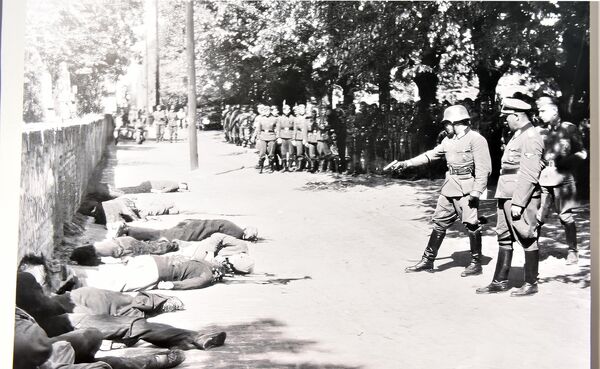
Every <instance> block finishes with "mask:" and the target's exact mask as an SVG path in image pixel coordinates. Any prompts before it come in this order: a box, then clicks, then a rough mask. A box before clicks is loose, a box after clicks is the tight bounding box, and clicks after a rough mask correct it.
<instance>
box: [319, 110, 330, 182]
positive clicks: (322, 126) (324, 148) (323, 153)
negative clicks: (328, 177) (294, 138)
mask: <svg viewBox="0 0 600 369" xmlns="http://www.w3.org/2000/svg"><path fill="white" fill-rule="evenodd" d="M317 126H318V133H317V155H318V160H319V161H321V162H323V169H322V170H323V171H324V172H325V171H327V166H328V164H329V162H330V161H331V155H332V154H331V149H330V140H331V137H330V135H329V131H330V129H331V127H330V125H329V117H328V116H327V115H325V114H323V113H322V114H320V115H318V116H317Z"/></svg>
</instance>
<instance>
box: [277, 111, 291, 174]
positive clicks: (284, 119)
mask: <svg viewBox="0 0 600 369" xmlns="http://www.w3.org/2000/svg"><path fill="white" fill-rule="evenodd" d="M275 136H276V137H277V138H278V139H281V160H282V161H283V170H284V171H287V170H288V168H289V167H291V166H292V154H293V153H294V146H293V144H292V139H293V138H294V117H293V116H292V115H285V114H284V115H280V116H278V117H277V123H276V125H275Z"/></svg>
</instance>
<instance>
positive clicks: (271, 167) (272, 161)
mask: <svg viewBox="0 0 600 369" xmlns="http://www.w3.org/2000/svg"><path fill="white" fill-rule="evenodd" d="M275 160H276V159H269V173H275V169H276V166H277V163H276V162H275Z"/></svg>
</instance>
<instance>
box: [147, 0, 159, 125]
mask: <svg viewBox="0 0 600 369" xmlns="http://www.w3.org/2000/svg"><path fill="white" fill-rule="evenodd" d="M144 13H145V20H144V23H145V25H146V58H145V62H146V63H145V64H146V88H147V95H146V96H147V97H146V99H147V100H146V101H147V102H146V105H147V107H148V112H149V113H152V108H153V107H155V106H156V105H157V104H158V103H159V102H160V86H159V70H158V68H159V60H158V0H146V1H145V3H144Z"/></svg>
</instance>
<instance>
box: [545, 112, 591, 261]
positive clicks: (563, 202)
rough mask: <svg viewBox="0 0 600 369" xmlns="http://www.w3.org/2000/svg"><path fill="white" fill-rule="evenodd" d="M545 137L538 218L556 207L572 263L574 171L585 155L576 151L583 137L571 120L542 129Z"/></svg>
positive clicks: (574, 251) (580, 148)
mask: <svg viewBox="0 0 600 369" xmlns="http://www.w3.org/2000/svg"><path fill="white" fill-rule="evenodd" d="M540 134H541V136H542V138H543V139H544V144H545V145H544V146H545V151H544V157H543V159H544V160H543V163H544V169H543V170H542V173H541V175H540V180H539V183H540V186H541V187H542V195H541V206H540V208H539V210H538V213H537V220H538V222H539V223H540V226H541V224H543V223H544V220H545V219H546V217H547V216H548V213H549V212H550V208H551V206H552V204H553V203H554V207H555V209H556V211H557V213H558V216H559V218H560V222H561V223H562V225H563V227H564V228H565V235H566V239H567V245H568V247H569V254H570V255H569V256H570V258H572V259H571V260H569V259H568V262H569V263H573V264H574V263H576V262H577V227H576V225H575V220H574V219H573V213H572V211H573V209H574V208H577V207H578V206H579V204H578V201H577V187H576V185H575V177H574V175H573V173H574V171H575V170H576V169H577V165H579V164H582V163H583V159H580V158H578V157H577V156H576V155H575V154H576V153H578V152H581V151H583V150H584V147H583V139H582V137H581V134H580V132H579V130H578V129H577V126H575V125H574V124H573V123H569V122H558V124H556V125H554V126H553V125H550V126H549V127H548V128H546V129H542V130H540Z"/></svg>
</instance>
